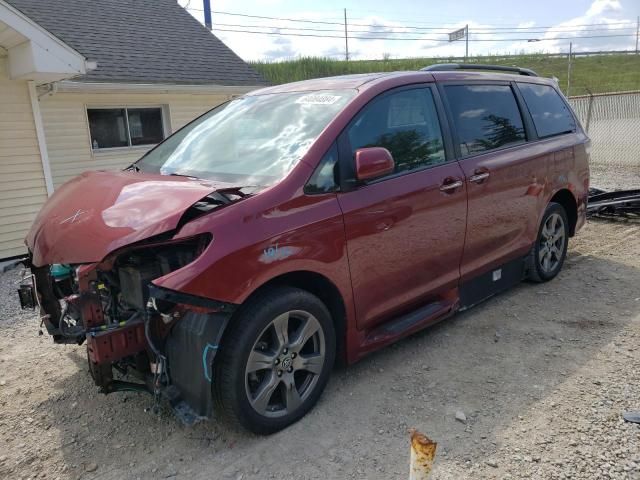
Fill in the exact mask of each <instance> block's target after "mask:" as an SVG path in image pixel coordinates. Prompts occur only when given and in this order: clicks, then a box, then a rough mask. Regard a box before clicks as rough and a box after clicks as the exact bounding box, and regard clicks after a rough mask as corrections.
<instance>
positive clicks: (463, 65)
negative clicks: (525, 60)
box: [420, 63, 539, 77]
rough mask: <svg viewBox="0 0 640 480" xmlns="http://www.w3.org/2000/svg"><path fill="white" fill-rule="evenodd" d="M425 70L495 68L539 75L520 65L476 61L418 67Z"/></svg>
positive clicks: (534, 75) (528, 74)
mask: <svg viewBox="0 0 640 480" xmlns="http://www.w3.org/2000/svg"><path fill="white" fill-rule="evenodd" d="M420 70H421V71H426V72H444V71H450V70H495V71H498V72H512V73H518V74H520V75H527V76H529V77H538V76H539V75H538V74H537V73H536V72H534V71H533V70H529V69H528V68H520V67H506V66H503V65H481V64H478V63H434V64H433V65H429V66H428V67H424V68H421V69H420Z"/></svg>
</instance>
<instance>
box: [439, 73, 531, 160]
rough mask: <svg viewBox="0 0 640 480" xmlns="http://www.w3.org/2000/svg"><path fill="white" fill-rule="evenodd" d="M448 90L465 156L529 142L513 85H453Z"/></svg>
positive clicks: (447, 87) (461, 148)
mask: <svg viewBox="0 0 640 480" xmlns="http://www.w3.org/2000/svg"><path fill="white" fill-rule="evenodd" d="M445 90H446V92H447V99H448V100H449V105H450V106H451V112H452V114H453V120H454V122H455V125H456V132H457V134H458V139H459V142H460V150H461V153H462V156H467V155H472V154H474V153H480V152H484V151H486V150H493V149H496V148H502V147H506V146H509V145H515V144H518V143H522V142H524V141H525V140H526V138H525V134H524V126H523V124H522V116H521V115H520V110H519V109H518V104H517V103H516V99H515V97H514V95H513V91H512V90H511V87H510V86H509V85H449V86H446V87H445Z"/></svg>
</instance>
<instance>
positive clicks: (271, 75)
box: [252, 53, 640, 96]
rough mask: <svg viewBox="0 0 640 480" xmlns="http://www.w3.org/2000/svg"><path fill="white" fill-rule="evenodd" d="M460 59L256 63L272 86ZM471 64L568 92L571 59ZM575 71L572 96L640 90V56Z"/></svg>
mask: <svg viewBox="0 0 640 480" xmlns="http://www.w3.org/2000/svg"><path fill="white" fill-rule="evenodd" d="M460 61H462V59H460V58H458V57H455V58H454V57H450V58H446V57H439V58H405V59H390V58H383V59H381V60H356V61H353V60H352V61H349V62H347V61H344V60H333V59H330V58H320V57H301V58H298V59H295V60H286V61H281V62H252V65H253V67H254V68H255V69H256V70H258V71H259V72H260V73H261V74H262V75H263V76H264V77H265V78H266V79H267V80H268V81H269V82H271V83H272V84H281V83H288V82H295V81H298V80H307V79H310V78H319V77H330V76H334V75H344V74H350V73H373V72H393V71H403V70H419V69H420V68H422V67H425V66H427V65H431V64H433V63H452V62H460ZM468 63H477V64H491V65H511V66H514V65H515V66H519V67H525V68H530V69H532V70H535V71H536V72H537V73H538V74H540V75H543V76H545V77H556V78H558V80H559V82H560V86H561V88H562V90H563V91H565V92H566V89H567V71H568V57H566V56H564V57H551V56H549V55H546V54H544V53H537V54H515V55H513V54H510V55H486V56H478V57H471V58H469V59H468ZM572 64H573V65H572V71H571V92H570V93H571V95H572V96H573V95H584V94H588V93H589V92H591V93H603V92H618V91H627V90H640V55H633V54H608V55H592V56H586V57H574V58H573V59H572Z"/></svg>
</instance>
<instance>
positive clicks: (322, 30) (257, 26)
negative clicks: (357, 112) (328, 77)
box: [216, 23, 636, 35]
mask: <svg viewBox="0 0 640 480" xmlns="http://www.w3.org/2000/svg"><path fill="white" fill-rule="evenodd" d="M216 25H218V26H221V27H241V28H272V29H276V30H300V31H305V32H307V31H308V32H332V33H342V32H343V30H340V29H329V28H309V27H281V26H279V25H256V24H240V23H216ZM349 26H351V24H349ZM375 27H376V28H378V27H379V28H384V29H385V30H384V31H381V32H375V31H371V30H369V31H366V30H349V31H350V33H365V34H372V35H376V34H394V35H415V34H416V33H417V32H405V31H397V30H394V29H393V28H389V27H386V26H384V25H376V26H375ZM397 28H401V27H397ZM627 30H628V31H629V32H631V31H633V32H635V30H636V28H635V27H629V28H618V29H615V32H622V31H625V32H626V31H627ZM449 31H450V29H447V32H446V33H449ZM598 31H607V32H608V31H611V30H610V29H598V28H594V29H585V30H558V31H556V30H539V31H537V30H536V31H527V32H520V31H502V32H476V31H473V34H474V35H495V34H505V33H513V34H516V35H525V34H531V33H573V32H576V33H583V34H584V33H591V32H598ZM430 33H434V34H437V32H430ZM629 34H631V33H629Z"/></svg>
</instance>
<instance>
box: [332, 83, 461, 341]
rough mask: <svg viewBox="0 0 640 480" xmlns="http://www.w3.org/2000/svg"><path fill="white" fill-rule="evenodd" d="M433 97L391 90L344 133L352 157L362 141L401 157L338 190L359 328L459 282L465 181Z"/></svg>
mask: <svg viewBox="0 0 640 480" xmlns="http://www.w3.org/2000/svg"><path fill="white" fill-rule="evenodd" d="M435 105H436V104H435V101H434V93H433V91H432V89H431V87H420V88H416V87H414V88H409V89H407V88H404V89H400V90H395V91H391V92H387V93H386V94H383V95H381V96H378V97H376V98H375V99H373V100H372V101H371V102H370V103H369V104H368V105H367V106H366V107H365V108H364V109H363V110H362V111H360V112H359V113H358V115H357V116H356V117H355V118H354V119H353V121H352V122H351V124H350V126H349V127H348V128H347V130H346V131H345V133H344V134H343V135H344V137H343V138H342V143H343V144H348V148H347V150H348V152H349V155H348V157H349V158H348V159H347V160H348V161H349V162H353V154H354V152H355V151H356V150H357V149H358V148H363V147H373V146H380V147H385V148H386V149H387V150H389V151H390V152H391V154H392V156H393V158H394V160H395V171H394V172H393V173H392V174H390V175H389V176H387V177H385V178H381V179H376V180H374V181H369V182H367V183H362V184H360V185H357V186H356V187H355V188H354V189H352V190H350V191H348V192H344V193H341V194H339V195H338V200H339V202H340V206H341V208H342V211H343V214H344V222H345V230H346V238H347V251H348V256H349V265H350V269H351V281H352V285H353V292H354V298H355V305H356V314H357V318H358V327H359V328H370V327H372V326H374V325H375V324H377V323H380V322H381V321H383V320H385V319H388V318H390V317H391V316H394V315H396V314H400V313H403V312H404V311H406V310H409V309H412V308H414V307H418V306H420V304H421V303H424V302H428V301H429V300H430V298H432V297H434V296H436V295H437V294H438V293H439V292H443V291H445V290H447V289H449V288H454V287H455V286H456V285H457V283H458V280H459V274H460V273H459V265H460V258H461V255H462V250H463V245H464V234H465V223H466V214H467V199H466V187H465V184H464V181H463V173H462V171H461V169H460V167H459V165H458V163H457V162H455V161H448V158H450V157H448V156H447V155H445V148H444V141H443V135H442V131H441V129H440V121H439V116H438V112H437V110H436V107H435ZM343 150H344V149H343ZM341 160H343V159H341Z"/></svg>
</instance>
